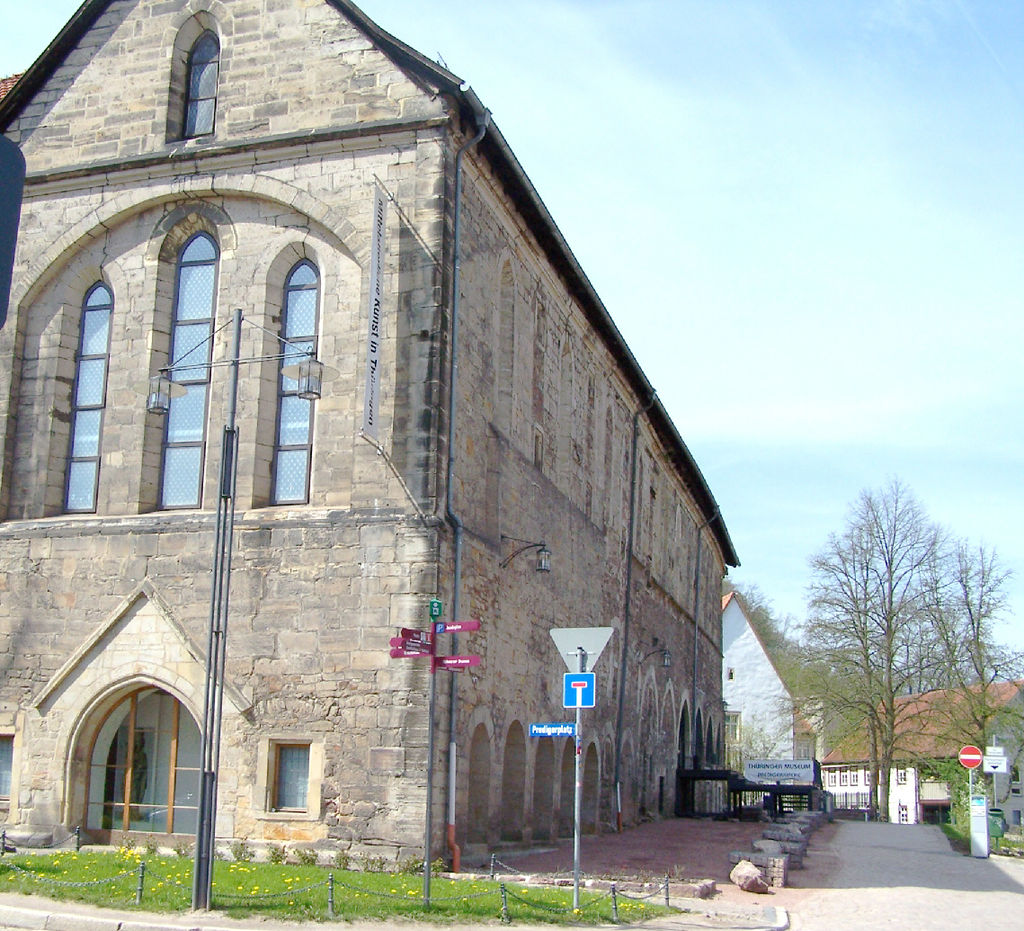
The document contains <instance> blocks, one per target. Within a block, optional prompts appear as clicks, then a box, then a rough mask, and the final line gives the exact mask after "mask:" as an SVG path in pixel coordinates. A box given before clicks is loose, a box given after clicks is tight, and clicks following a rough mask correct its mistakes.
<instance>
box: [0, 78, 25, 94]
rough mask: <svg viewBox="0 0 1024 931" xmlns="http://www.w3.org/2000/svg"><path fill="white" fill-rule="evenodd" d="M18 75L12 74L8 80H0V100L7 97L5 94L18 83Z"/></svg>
mask: <svg viewBox="0 0 1024 931" xmlns="http://www.w3.org/2000/svg"><path fill="white" fill-rule="evenodd" d="M20 77H21V75H20V74H12V75H11V76H10V77H9V78H0V100H3V99H4V97H6V96H7V92H8V91H9V90H10V89H11V88H12V87H14V85H15V84H17V83H18V79H19V78H20Z"/></svg>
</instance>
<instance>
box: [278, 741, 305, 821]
mask: <svg viewBox="0 0 1024 931" xmlns="http://www.w3.org/2000/svg"><path fill="white" fill-rule="evenodd" d="M274 769H275V772H274V795H273V797H274V809H275V810H276V811H305V810H306V808H307V805H306V801H307V798H306V797H307V794H308V792H309V745H308V744H278V745H277V746H276V748H275V767H274Z"/></svg>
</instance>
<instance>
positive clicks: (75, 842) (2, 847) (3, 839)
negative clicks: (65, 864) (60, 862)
mask: <svg viewBox="0 0 1024 931" xmlns="http://www.w3.org/2000/svg"><path fill="white" fill-rule="evenodd" d="M71 847H74V848H75V850H76V851H78V850H81V849H82V829H81V828H75V829H74V830H73V831H71V832H70V833H69V834H68V836H67V837H65V838H63V839H62V840H59V841H51V842H50V843H49V844H37V845H35V846H34V847H33V848H32V849H33V850H63V849H65V848H68V849H70V848H71ZM16 852H17V849H16V848H15V846H14V845H13V844H12V843H10V842H9V841H8V840H7V828H3V829H2V830H0V857H2V856H4V855H5V854H8V853H16Z"/></svg>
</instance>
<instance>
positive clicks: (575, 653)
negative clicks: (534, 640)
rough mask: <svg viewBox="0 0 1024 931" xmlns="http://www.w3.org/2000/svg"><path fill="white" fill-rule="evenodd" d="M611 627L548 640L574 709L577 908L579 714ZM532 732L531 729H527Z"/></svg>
mask: <svg viewBox="0 0 1024 931" xmlns="http://www.w3.org/2000/svg"><path fill="white" fill-rule="evenodd" d="M613 629H614V628H611V627H555V628H552V630H551V631H550V633H551V639H552V640H554V641H555V646H556V647H557V648H558V652H559V654H560V655H561V657H562V659H563V660H564V661H565V665H566V666H567V667H568V669H569V672H568V673H566V674H565V676H564V678H563V685H562V705H563V707H565V708H575V709H576V732H575V738H576V792H575V798H574V805H573V845H572V850H573V854H572V879H573V881H572V907H573V908H579V907H580V815H581V807H582V799H583V781H582V767H581V766H580V763H581V762H582V747H583V744H582V741H581V740H580V711H581V710H582V709H583V708H593V707H594V706H595V705H596V704H597V680H596V679H595V677H594V673H592V672H588V671H587V664H588V663H589V664H590V665H591V666H593V665H594V664H595V663H596V662H597V658H598V657H599V656H600V655H601V651H602V650H603V649H604V648H605V646H606V645H607V643H608V641H609V640H610V639H611V636H612V631H613ZM531 732H532V729H531Z"/></svg>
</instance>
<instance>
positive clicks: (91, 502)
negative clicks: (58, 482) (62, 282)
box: [64, 282, 114, 512]
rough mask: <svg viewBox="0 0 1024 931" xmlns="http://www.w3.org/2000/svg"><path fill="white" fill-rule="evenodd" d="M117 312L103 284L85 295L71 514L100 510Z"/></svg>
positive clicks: (68, 479)
mask: <svg viewBox="0 0 1024 931" xmlns="http://www.w3.org/2000/svg"><path fill="white" fill-rule="evenodd" d="M113 309H114V298H113V295H112V294H111V293H110V290H109V289H108V288H107V286H106V285H104V284H103V283H102V282H98V283H96V284H95V285H93V286H92V287H91V288H90V289H89V291H88V293H87V294H86V295H85V300H84V302H83V306H82V317H81V322H80V325H79V338H78V349H77V351H76V354H75V385H74V388H73V390H72V395H71V441H70V444H69V449H68V461H67V473H66V476H65V492H64V510H65V511H68V512H90V511H95V510H96V489H97V486H98V484H99V473H100V447H101V441H100V437H101V434H102V429H103V411H104V408H105V407H106V401H107V371H108V368H109V361H110V317H111V314H112V313H113Z"/></svg>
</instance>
